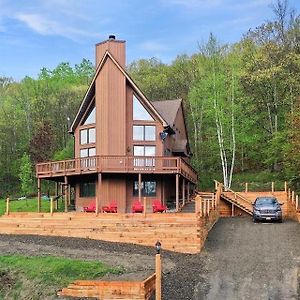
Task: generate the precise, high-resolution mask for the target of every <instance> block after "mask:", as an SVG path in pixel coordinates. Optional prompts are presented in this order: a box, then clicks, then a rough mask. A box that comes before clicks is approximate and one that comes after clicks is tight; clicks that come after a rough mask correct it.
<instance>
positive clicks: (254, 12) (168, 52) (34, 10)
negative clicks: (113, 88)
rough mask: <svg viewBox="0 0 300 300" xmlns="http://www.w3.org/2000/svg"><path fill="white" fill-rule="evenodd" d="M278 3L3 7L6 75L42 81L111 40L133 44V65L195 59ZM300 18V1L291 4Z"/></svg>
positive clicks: (113, 1)
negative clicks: (201, 48) (44, 74)
mask: <svg viewBox="0 0 300 300" xmlns="http://www.w3.org/2000/svg"><path fill="white" fill-rule="evenodd" d="M271 3H272V0H150V1H142V0H140V1H138V0H110V1H108V0H14V1H12V0H0V76H1V75H2V76H3V75H4V76H9V77H13V78H15V79H17V80H20V79H22V78H23V77H24V76H25V75H29V76H33V77H35V76H36V75H37V74H38V73H39V70H40V69H41V68H42V67H47V68H50V69H51V68H54V67H56V66H57V64H58V63H60V62H63V61H67V62H70V63H71V64H72V65H74V64H75V63H79V62H80V61H81V60H82V58H88V59H90V60H91V61H92V62H94V44H96V43H97V42H100V41H103V40H105V39H107V37H108V35H109V34H115V35H116V36H117V38H119V39H122V40H126V41H127V63H130V62H132V61H133V60H136V59H140V58H151V57H158V58H160V59H161V60H162V61H163V62H165V63H169V62H171V61H172V60H173V59H174V58H175V57H176V56H177V55H178V54H182V53H188V54H191V53H194V52H196V51H197V49H198V44H199V43H203V42H205V41H206V40H207V38H208V35H209V33H210V32H213V33H214V34H215V35H216V36H217V37H218V39H219V41H220V42H223V43H227V42H229V43H232V42H235V41H238V40H239V39H240V37H241V36H242V34H243V33H245V32H246V31H247V30H248V29H249V28H255V27H256V26H258V25H260V24H262V23H263V22H264V21H266V20H269V19H271V18H272V9H271V7H270V6H271ZM289 3H290V7H294V8H295V9H296V10H297V12H298V13H299V12H300V0H290V1H289Z"/></svg>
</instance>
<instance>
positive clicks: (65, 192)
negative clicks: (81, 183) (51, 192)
mask: <svg viewBox="0 0 300 300" xmlns="http://www.w3.org/2000/svg"><path fill="white" fill-rule="evenodd" d="M67 190H68V177H67V176H65V183H64V198H65V199H64V200H65V212H68V193H67Z"/></svg>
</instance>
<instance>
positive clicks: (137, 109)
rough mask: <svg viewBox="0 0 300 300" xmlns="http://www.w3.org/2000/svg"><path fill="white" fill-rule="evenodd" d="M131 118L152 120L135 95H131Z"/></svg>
mask: <svg viewBox="0 0 300 300" xmlns="http://www.w3.org/2000/svg"><path fill="white" fill-rule="evenodd" d="M133 120H141V121H154V120H153V118H152V117H151V115H150V114H149V113H148V111H147V110H146V109H145V107H144V106H143V105H142V104H141V102H140V101H139V100H138V99H137V98H136V96H135V95H133Z"/></svg>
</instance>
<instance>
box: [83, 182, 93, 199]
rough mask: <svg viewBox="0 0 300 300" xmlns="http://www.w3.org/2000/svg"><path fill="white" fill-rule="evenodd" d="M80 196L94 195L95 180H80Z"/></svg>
mask: <svg viewBox="0 0 300 300" xmlns="http://www.w3.org/2000/svg"><path fill="white" fill-rule="evenodd" d="M79 196H80V197H95V196H96V185H95V182H81V183H80V187H79Z"/></svg>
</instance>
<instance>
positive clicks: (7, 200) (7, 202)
mask: <svg viewBox="0 0 300 300" xmlns="http://www.w3.org/2000/svg"><path fill="white" fill-rule="evenodd" d="M6 215H9V197H7V198H6Z"/></svg>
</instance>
